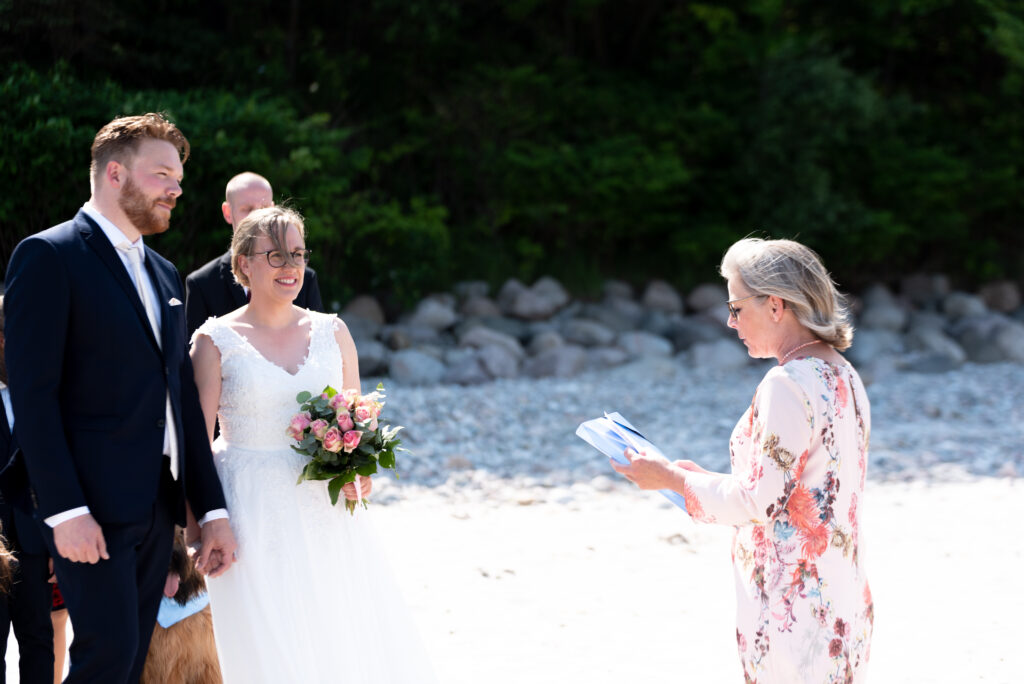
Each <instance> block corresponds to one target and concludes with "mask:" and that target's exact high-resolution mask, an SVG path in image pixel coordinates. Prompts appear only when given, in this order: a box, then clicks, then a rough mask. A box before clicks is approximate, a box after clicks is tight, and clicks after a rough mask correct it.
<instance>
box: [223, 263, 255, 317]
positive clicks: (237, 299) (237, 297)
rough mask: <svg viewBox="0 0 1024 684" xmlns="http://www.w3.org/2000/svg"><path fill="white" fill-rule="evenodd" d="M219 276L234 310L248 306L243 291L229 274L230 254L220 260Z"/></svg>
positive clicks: (247, 299) (233, 276)
mask: <svg viewBox="0 0 1024 684" xmlns="http://www.w3.org/2000/svg"><path fill="white" fill-rule="evenodd" d="M220 274H221V281H222V282H223V283H224V284H225V286H226V287H227V289H228V298H229V301H230V302H231V303H232V304H234V308H235V309H237V308H238V307H240V306H245V305H246V304H248V303H249V298H248V297H246V296H245V290H243V289H242V286H241V285H239V284H238V283H237V282H235V275H234V274H233V273H232V272H231V252H228V253H227V254H225V255H224V256H222V257H221V258H220Z"/></svg>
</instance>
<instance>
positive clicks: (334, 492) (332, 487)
mask: <svg viewBox="0 0 1024 684" xmlns="http://www.w3.org/2000/svg"><path fill="white" fill-rule="evenodd" d="M344 485H345V481H344V477H336V478H334V479H333V480H331V481H330V482H328V483H327V493H328V494H330V495H331V505H332V506H337V505H338V495H339V494H341V488H342V487H343V486H344Z"/></svg>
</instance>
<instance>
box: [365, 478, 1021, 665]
mask: <svg viewBox="0 0 1024 684" xmlns="http://www.w3.org/2000/svg"><path fill="white" fill-rule="evenodd" d="M659 498H660V497H658V496H657V494H649V493H640V492H628V493H619V494H614V493H613V494H605V495H600V498H596V499H595V500H594V501H593V502H590V503H585V504H580V505H573V506H569V507H558V506H546V505H545V506H526V507H517V508H512V507H507V506H506V507H502V508H497V507H493V508H486V509H481V508H477V509H458V508H452V507H450V506H445V505H433V504H432V502H431V501H430V498H429V496H425V497H424V499H423V500H422V501H414V500H413V501H407V502H403V503H400V504H397V505H393V506H389V507H387V508H386V509H382V510H380V511H379V512H378V517H379V518H380V526H381V528H382V532H384V533H386V534H387V535H388V537H389V540H390V541H391V542H392V549H393V552H392V556H393V559H394V560H395V562H396V563H398V564H400V567H399V568H398V570H399V572H400V574H401V576H402V578H403V582H404V585H405V588H406V595H407V598H408V600H409V601H410V603H411V604H412V606H413V608H414V609H415V611H416V614H417V617H418V620H419V623H420V627H421V630H422V632H423V635H424V639H425V640H426V642H427V645H428V647H429V648H430V649H431V651H432V653H433V654H434V659H435V664H436V667H437V670H438V674H439V676H440V679H441V681H443V682H448V683H449V684H470V683H478V682H487V683H488V684H506V683H507V684H512V683H513V682H515V683H516V684H518V683H520V682H525V681H529V682H531V684H539V683H543V682H553V683H554V682H559V683H575V682H581V683H583V682H585V683H587V684H601V683H604V682H607V683H608V684H611V683H615V684H621V683H623V682H662V681H666V682H667V681H674V682H695V683H702V684H715V683H717V682H741V681H742V674H741V672H740V670H739V665H738V659H737V657H736V653H735V640H734V636H733V635H734V628H733V609H734V605H735V603H734V593H733V592H734V589H733V580H732V573H731V566H730V562H729V542H730V537H731V530H729V529H724V528H719V527H709V526H704V525H701V526H697V525H695V524H694V523H693V522H691V521H690V520H689V519H688V518H686V517H685V515H684V514H682V513H681V512H678V511H677V510H676V509H672V508H668V507H666V506H663V505H661V504H660V502H659ZM466 515H468V518H465V519H462V518H463V517H464V516H466ZM865 515H866V518H865V521H864V532H865V534H866V535H870V536H869V537H866V543H867V544H869V547H868V548H867V549H866V553H868V554H869V555H868V557H867V559H866V563H867V568H868V572H869V573H870V575H869V577H870V580H871V585H872V591H873V594H874V598H875V609H876V629H875V637H874V641H873V648H872V659H871V671H870V677H869V679H870V680H871V681H873V682H899V683H904V682H913V683H915V684H927V683H928V682H949V683H951V684H953V683H957V684H959V683H961V682H1007V683H1009V682H1021V681H1024V674H1022V673H1024V652H1022V651H1021V649H1020V644H1019V641H1020V638H1021V637H1022V636H1024V628H1022V627H1021V621H1022V615H1024V586H1022V581H1021V580H1022V575H1024V539H1022V533H1021V530H1020V524H1019V523H1020V521H1021V520H1022V519H1024V480H1020V479H1017V480H993V479H987V480H978V481H974V482H970V483H956V484H936V485H928V484H925V483H920V482H910V483H905V484H893V483H890V484H879V483H870V482H869V490H868V498H867V501H866V509H865Z"/></svg>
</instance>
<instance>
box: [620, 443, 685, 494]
mask: <svg viewBox="0 0 1024 684" xmlns="http://www.w3.org/2000/svg"><path fill="white" fill-rule="evenodd" d="M623 453H624V454H625V456H626V460H628V461H629V464H628V465H624V464H622V463H618V462H616V461H615V460H614V459H609V461H610V462H611V464H612V468H614V469H615V470H616V471H617V472H618V473H620V474H621V475H622V476H623V477H625V478H626V479H627V480H629V481H630V482H632V483H633V484H635V485H636V486H637V487H639V488H640V489H675V486H674V485H676V484H677V483H676V482H675V479H676V478H677V477H679V475H678V474H677V472H675V471H674V470H673V467H672V464H670V463H669V462H668V460H667V459H665V458H664V457H662V456H655V455H648V454H647V453H646V452H643V451H640V452H636V451H633V450H632V449H626V451H625V452H623Z"/></svg>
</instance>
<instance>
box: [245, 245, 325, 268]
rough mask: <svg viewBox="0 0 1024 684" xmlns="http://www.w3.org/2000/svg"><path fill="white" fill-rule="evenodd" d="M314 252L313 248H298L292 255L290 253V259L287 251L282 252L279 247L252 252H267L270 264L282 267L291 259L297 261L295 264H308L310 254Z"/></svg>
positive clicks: (273, 266) (254, 253)
mask: <svg viewBox="0 0 1024 684" xmlns="http://www.w3.org/2000/svg"><path fill="white" fill-rule="evenodd" d="M312 253H313V250H311V249H297V250H295V251H294V252H292V253H291V254H290V255H288V256H290V257H291V258H290V259H289V258H286V257H285V253H284V252H282V251H281V250H279V249H268V250H267V251H265V252H253V253H252V254H253V256H256V255H257V254H266V255H267V263H268V264H270V267H271V268H281V267H282V266H284V265H285V264H286V263H287V262H289V261H291V262H292V263H295V264H298V263H303V264H308V263H309V256H310V255H311V254H312Z"/></svg>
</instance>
